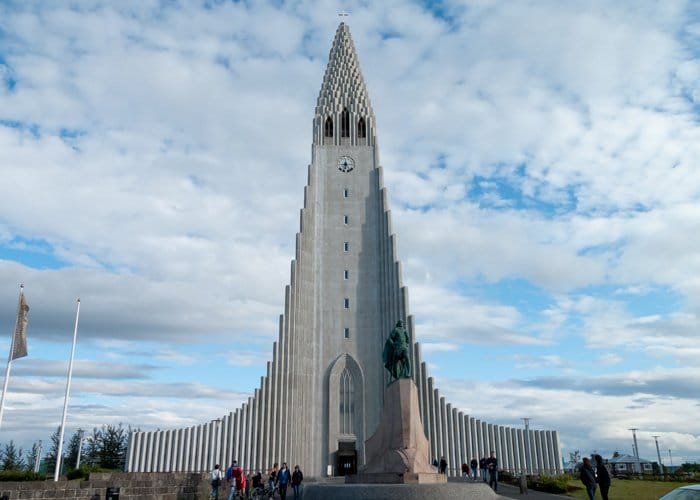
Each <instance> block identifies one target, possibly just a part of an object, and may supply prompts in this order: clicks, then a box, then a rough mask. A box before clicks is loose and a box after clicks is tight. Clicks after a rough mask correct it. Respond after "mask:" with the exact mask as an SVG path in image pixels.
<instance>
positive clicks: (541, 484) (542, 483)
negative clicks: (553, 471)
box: [527, 474, 571, 493]
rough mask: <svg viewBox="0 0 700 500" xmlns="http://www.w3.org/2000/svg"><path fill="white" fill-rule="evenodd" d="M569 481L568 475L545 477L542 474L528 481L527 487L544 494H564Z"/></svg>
mask: <svg viewBox="0 0 700 500" xmlns="http://www.w3.org/2000/svg"><path fill="white" fill-rule="evenodd" d="M570 479H571V476H569V475H568V474H560V475H558V476H547V475H544V474H543V475H541V476H539V477H533V478H532V479H530V480H529V481H528V485H527V487H528V488H532V489H533V490H537V491H544V492H546V493H566V492H567V491H568V486H569V480H570Z"/></svg>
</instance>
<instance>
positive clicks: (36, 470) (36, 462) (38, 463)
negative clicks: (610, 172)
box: [34, 439, 41, 474]
mask: <svg viewBox="0 0 700 500" xmlns="http://www.w3.org/2000/svg"><path fill="white" fill-rule="evenodd" d="M40 466H41V439H40V440H39V447H38V448H37V450H36V457H34V473H35V474H38V473H39V467H40Z"/></svg>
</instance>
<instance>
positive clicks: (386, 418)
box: [345, 378, 447, 484]
mask: <svg viewBox="0 0 700 500" xmlns="http://www.w3.org/2000/svg"><path fill="white" fill-rule="evenodd" d="M365 453H366V456H367V464H366V465H365V467H364V468H363V469H362V470H361V471H360V473H359V474H356V475H352V476H346V478H345V482H346V483H373V484H377V483H445V482H447V476H446V475H444V474H438V473H437V469H436V468H435V467H433V466H432V465H431V464H430V444H429V443H428V439H427V438H426V437H425V432H424V430H423V423H422V422H421V418H420V409H419V407H418V390H417V389H416V385H415V384H414V383H413V380H412V379H410V378H402V379H399V380H395V381H394V382H392V383H391V384H389V386H388V387H387V390H386V396H385V398H384V412H383V414H382V420H381V422H380V423H379V427H378V428H377V430H376V432H375V433H374V434H373V435H372V437H370V438H369V439H368V440H367V441H366V442H365Z"/></svg>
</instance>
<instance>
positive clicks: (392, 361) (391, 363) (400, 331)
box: [382, 321, 411, 379]
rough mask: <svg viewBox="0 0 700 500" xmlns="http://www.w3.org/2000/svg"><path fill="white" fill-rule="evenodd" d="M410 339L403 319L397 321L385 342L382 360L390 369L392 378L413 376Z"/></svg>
mask: <svg viewBox="0 0 700 500" xmlns="http://www.w3.org/2000/svg"><path fill="white" fill-rule="evenodd" d="M410 343H411V342H410V339H409V338H408V332H407V331H406V329H405V328H404V327H403V321H397V322H396V326H395V327H394V329H393V330H392V331H391V333H390V334H389V338H388V339H386V342H385V343H384V353H383V355H382V360H383V361H384V367H385V368H386V369H387V370H389V373H391V376H392V378H395V379H400V378H410V377H411V357H410V355H409V353H410Z"/></svg>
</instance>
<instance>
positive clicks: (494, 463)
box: [486, 450, 498, 491]
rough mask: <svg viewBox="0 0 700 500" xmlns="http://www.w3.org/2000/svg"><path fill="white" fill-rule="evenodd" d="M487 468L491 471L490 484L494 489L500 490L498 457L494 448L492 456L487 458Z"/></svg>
mask: <svg viewBox="0 0 700 500" xmlns="http://www.w3.org/2000/svg"><path fill="white" fill-rule="evenodd" d="M486 469H487V470H488V473H489V486H491V488H493V491H498V459H497V458H496V452H495V451H493V450H491V456H490V457H489V458H487V459H486Z"/></svg>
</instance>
